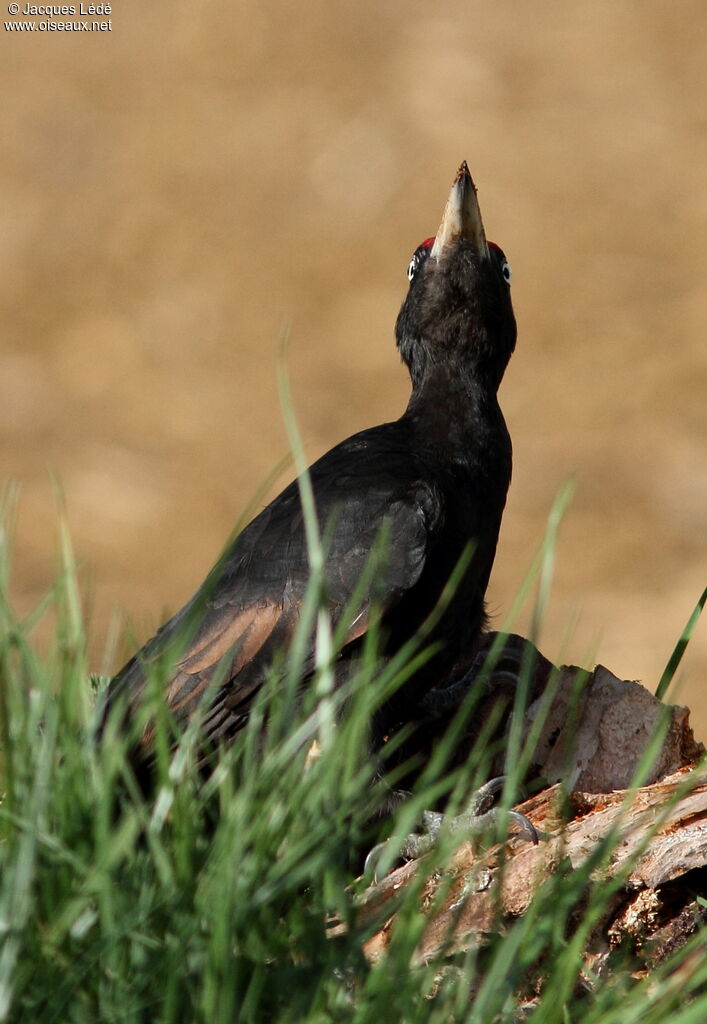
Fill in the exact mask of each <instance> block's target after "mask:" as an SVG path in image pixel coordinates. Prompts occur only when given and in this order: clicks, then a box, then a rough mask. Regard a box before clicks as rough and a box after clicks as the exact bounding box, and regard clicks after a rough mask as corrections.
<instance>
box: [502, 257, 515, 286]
mask: <svg viewBox="0 0 707 1024" xmlns="http://www.w3.org/2000/svg"><path fill="white" fill-rule="evenodd" d="M501 273H502V274H503V280H504V281H505V282H506V284H510V283H511V278H512V277H513V271H512V270H511V265H510V263H508V262H507V261H506V260H504V261H503V266H502V267H501Z"/></svg>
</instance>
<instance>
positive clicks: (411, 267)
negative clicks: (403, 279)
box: [408, 256, 417, 281]
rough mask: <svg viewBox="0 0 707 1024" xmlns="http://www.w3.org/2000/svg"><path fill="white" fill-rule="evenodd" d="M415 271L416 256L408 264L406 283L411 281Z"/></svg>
mask: <svg viewBox="0 0 707 1024" xmlns="http://www.w3.org/2000/svg"><path fill="white" fill-rule="evenodd" d="M416 270H417V256H413V258H412V259H411V260H410V262H409V263H408V281H412V279H413V277H414V276H415V271H416Z"/></svg>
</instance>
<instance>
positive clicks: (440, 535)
mask: <svg viewBox="0 0 707 1024" xmlns="http://www.w3.org/2000/svg"><path fill="white" fill-rule="evenodd" d="M408 273H409V277H410V286H409V291H408V294H407V297H406V299H405V301H404V303H403V306H402V308H401V311H400V314H399V316H398V319H397V324H396V337H397V343H398V347H399V349H400V352H401V355H402V358H403V360H404V362H405V363H406V364H407V366H408V368H409V371H410V376H411V379H412V394H411V397H410V401H409V404H408V407H407V409H406V410H405V412H404V413H403V415H402V416H401V417H400V418H399V419H398V420H396V421H394V422H391V423H384V424H382V425H381V426H377V427H373V428H371V429H368V430H364V431H362V432H361V433H358V434H356V435H354V436H353V437H350V438H349V439H348V440H346V441H343V442H342V443H341V444H339V445H337V446H336V447H335V448H333V449H332V450H331V451H329V452H327V454H326V455H324V456H323V457H322V458H321V459H319V460H318V461H317V462H315V463H314V465H313V466H312V467H311V468H310V471H309V472H310V478H311V486H312V490H313V494H314V500H315V504H316V510H317V517H318V520H319V524H320V529H321V532H322V534H323V535H324V536H326V537H327V538H328V541H327V549H326V558H325V565H324V580H325V587H324V593H325V600H326V603H327V606H328V608H329V610H330V612H331V617H332V620H333V623H334V624H335V625H339V626H340V627H341V628H342V629H343V631H344V635H345V642H344V645H343V647H342V650H341V652H340V654H339V656H338V661H337V663H336V665H335V674H336V675H337V676H338V677H342V678H343V677H344V676H345V675H346V674H347V673H348V672H349V670H350V668H351V665H352V663H353V662H354V661H355V659H356V657H357V654H358V652H359V650H360V647H361V644H362V642H363V639H364V635H365V633H366V631H367V629H368V628H369V626H370V622H371V617H372V616H373V615H375V616H377V621H378V623H379V625H380V634H381V645H382V647H381V657H382V658H386V657H389V656H391V655H392V654H394V653H395V652H396V651H398V650H399V649H400V648H401V646H402V645H403V644H404V643H405V642H406V641H407V640H409V639H410V638H411V637H412V636H414V635H415V634H416V632H417V631H418V630H419V628H420V626H421V625H422V623H423V622H424V621H425V620H426V618H427V617H428V616H429V614H430V612H432V610H433V609H434V608H435V606H436V605H437V603H438V601H439V598H440V595H441V593H442V590H443V588H444V586H445V584H446V583H447V581H448V580H449V577H450V574H451V573H452V572H453V571H454V569H455V567H456V566H457V564H458V563H459V560H460V558H461V557H462V556H463V554H464V552H465V549H467V548H468V546H469V545H473V555H472V557H471V559H470V561H469V563H468V565H467V568H466V570H465V572H464V573H463V575H462V578H461V580H460V582H459V584H458V587H457V590H456V592H455V595H454V598H453V600H451V601H450V602H449V604H448V606H447V607H446V609H445V611H444V612H443V614H442V615H441V616H440V617H439V619H438V621H437V622H436V625H435V627H434V629H433V631H432V634H431V635H430V636H429V638H428V640H429V642H430V643H433V644H434V645H435V653H434V654H433V656H432V657H431V658H429V659H428V660H427V661H426V663H425V664H424V665H423V666H422V667H421V668H420V669H419V670H418V671H417V672H416V673H415V675H414V676H413V677H412V678H411V679H410V680H409V681H408V683H407V684H406V685H405V687H403V689H402V690H401V691H399V693H398V694H397V696H396V698H395V701H394V702H392V703H391V704H390V706H389V707H388V715H387V721H386V728H392V727H394V726H395V725H396V724H398V723H399V722H401V721H404V720H405V718H406V715H410V716H412V715H413V714H414V709H415V706H416V704H417V702H418V701H419V699H420V698H421V696H422V695H423V694H424V693H425V692H426V691H428V690H429V689H432V688H435V687H440V686H444V685H446V684H448V683H449V682H451V681H452V680H453V679H454V678H455V677H456V676H457V675H458V674H460V673H461V672H462V671H464V670H465V669H466V668H468V666H469V664H470V663H471V661H472V659H473V656H474V653H475V650H476V649H477V647H478V644H479V640H480V637H481V633H482V630H483V627H484V624H485V610H484V594H485V591H486V587H487V584H488V579H489V574H490V572H491V566H492V564H493V560H494V555H495V551H496V543H497V539H498V532H499V527H500V523H501V516H502V513H503V508H504V504H505V500H506V492H507V489H508V485H509V482H510V476H511V443H510V438H509V435H508V431H507V429H506V425H505V422H504V419H503V416H502V413H501V410H500V408H499V405H498V401H497V394H496V393H497V389H498V386H499V384H500V382H501V378H502V376H503V373H504V370H505V368H506V365H507V363H508V360H509V358H510V356H511V353H512V351H513V348H514V345H515V338H516V328H515V320H514V317H513V311H512V306H511V299H510V289H509V283H508V282H509V277H510V275H509V271H508V267H507V263H506V261H505V257H504V255H503V253H502V252H501V250H500V249H499V248H498V247H496V246H494V245H493V244H490V243H487V241H486V237H485V233H484V228H483V224H482V221H481V214H480V211H479V207H478V202H477V199H476V190H475V187H474V184H473V182H472V179H471V176H470V174H469V171H468V169H467V166H466V163H463V164H462V166H461V168H460V169H459V171H458V173H457V176H456V179H455V182H454V184H453V186H452V190H451V193H450V197H449V200H448V202H447V206H446V208H445V212H444V217H443V220H442V224H441V226H440V229H439V231H438V233H437V235H436V237H435V239H430V240H428V242H426V243H423V245H422V246H420V247H419V248H418V250H417V251H416V253H415V255H414V256H413V260H412V262H411V264H410V270H409V272H408ZM381 531H383V533H384V536H383V542H382V543H381V544H378V545H377V542H378V539H379V538H380V536H381ZM374 550H378V557H379V560H380V564H379V565H378V567H377V569H376V571H375V572H374V573H373V574H372V576H371V579H370V581H369V583H368V585H367V586H366V588H365V589H364V592H363V593H362V594H360V595H359V600H358V601H357V602H356V604H355V607H353V608H352V607H351V606H350V600H351V595H352V593H354V591H355V589H356V586H357V583H358V581H359V579H360V577H361V574H362V573H363V572H364V569H365V567H366V564H367V561H368V559H369V558H370V556H371V552H372V551H374ZM309 575H310V570H309V561H308V551H307V542H306V535H305V528H304V520H303V514H302V507H301V502H300V494H299V489H298V485H297V482H296V481H295V482H293V483H292V484H290V485H289V486H288V487H287V488H286V489H285V490H284V491H283V492H282V493H281V494H280V495H279V496H278V497H277V498H275V500H274V501H273V502H271V503H270V505H268V506H267V508H265V509H264V510H263V511H262V512H261V513H260V514H259V515H258V516H256V518H255V519H254V520H253V521H252V522H251V523H250V524H249V525H248V526H247V527H246V528H245V529H244V530H243V531H242V533H241V534H240V535H239V536H238V537H237V538H236V539H235V540H234V541H233V543H232V544H231V545H230V547H229V548H228V550H227V551H226V552H225V554H224V555H223V556H222V558H221V559H220V560H219V562H218V564H217V566H216V567H215V568H214V569H213V570H212V572H211V573H210V575H209V576H208V577H207V579H206V581H205V582H204V584H203V585H202V587H201V588H200V589H199V590H198V591H197V593H196V594H195V595H194V597H193V598H192V599H191V601H190V602H189V603H188V604H187V605H186V606H185V607H184V608H183V609H182V610H181V611H180V612H178V613H177V614H176V615H175V616H174V618H172V619H171V620H170V621H169V622H167V623H166V624H165V625H164V626H163V627H162V628H161V629H160V630H159V631H158V633H157V634H156V635H155V636H154V637H153V638H152V639H151V640H150V641H148V643H147V644H146V645H145V646H144V647H143V648H142V650H140V651H138V653H137V654H136V655H135V656H134V657H133V658H132V659H131V660H130V661H129V662H128V663H127V664H126V665H125V666H124V668H123V669H122V670H121V671H120V672H119V673H118V674H117V675H116V677H115V678H114V680H113V681H112V682H111V684H110V686H109V689H108V692H107V701H106V705H105V711H104V714H106V713H107V712H108V710H109V709H110V708H111V706H112V705H113V704H114V702H115V701H116V700H121V701H125V702H126V704H127V707H128V713H130V710H131V709H133V708H134V707H135V706H136V704H137V702H138V701H139V699H140V695H141V692H142V691H143V689H144V686H145V680H146V671H147V667H148V666H149V664H150V663H151V662H153V661H155V660H156V659H160V658H162V657H163V656H164V652H165V651H166V650H168V649H169V648H170V645H174V644H175V642H176V641H177V639H178V638H179V636H180V634H184V630H185V629H187V628H188V629H189V633H188V636H189V640H188V642H187V646H186V649H185V650H183V651H182V652H181V653H180V654H179V657H178V662H177V664H176V665H175V667H174V669H173V671H171V672H170V674H169V677H168V679H167V682H166V688H165V694H164V696H165V700H166V702H167V704H168V706H169V707H170V709H171V711H172V712H173V714H174V716H175V718H176V719H177V722H180V721H181V722H183V721H185V720H186V719H187V718H189V717H190V716H191V715H192V714H193V713H194V711H195V709H196V708H197V707H199V705H200V701H201V699H202V697H203V695H204V693H205V692H206V691H207V689H208V688H209V684H210V681H211V680H212V677H213V674H214V672H215V671H216V670H217V669H218V671H219V673H220V675H219V683H218V687H217V689H216V692H215V693H212V694H211V695H210V698H209V699H210V700H211V702H212V703H211V704H210V707H209V709H208V710H207V711H206V713H205V716H204V723H203V728H204V732H205V734H206V737H208V738H209V739H214V740H218V739H220V738H224V739H226V738H228V739H230V738H232V737H233V736H234V735H235V734H237V732H238V731H239V729H240V728H241V727H242V726H243V724H244V723H245V722H246V721H247V718H248V714H249V709H250V707H251V704H252V700H253V696H254V694H255V693H256V692H257V690H258V688H259V687H260V686H261V684H262V682H263V680H264V679H265V677H266V675H267V673H268V671H269V669H270V667H271V665H272V662H273V659H274V657H275V656H276V654H277V652H278V651H280V650H282V648H283V645H286V644H287V643H288V640H289V639H290V638H291V637H292V634H293V631H294V629H295V626H296V624H297V621H298V617H299V614H300V608H301V604H302V601H303V598H304V594H305V591H306V588H307V583H308V579H309ZM345 613H346V615H347V619H346V621H345V622H344V621H342V615H344V614H345ZM313 663H314V641H313V640H312V646H311V649H310V652H309V655H308V659H307V661H306V662H305V666H304V679H303V683H305V684H306V679H307V676H308V673H311V671H312V670H313ZM151 739H152V730H151V728H150V727H148V728H147V729H146V731H145V734H144V736H143V739H142V744H141V746H142V750H143V754H144V755H145V756H146V755H147V753H148V751H149V747H150V742H151Z"/></svg>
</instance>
